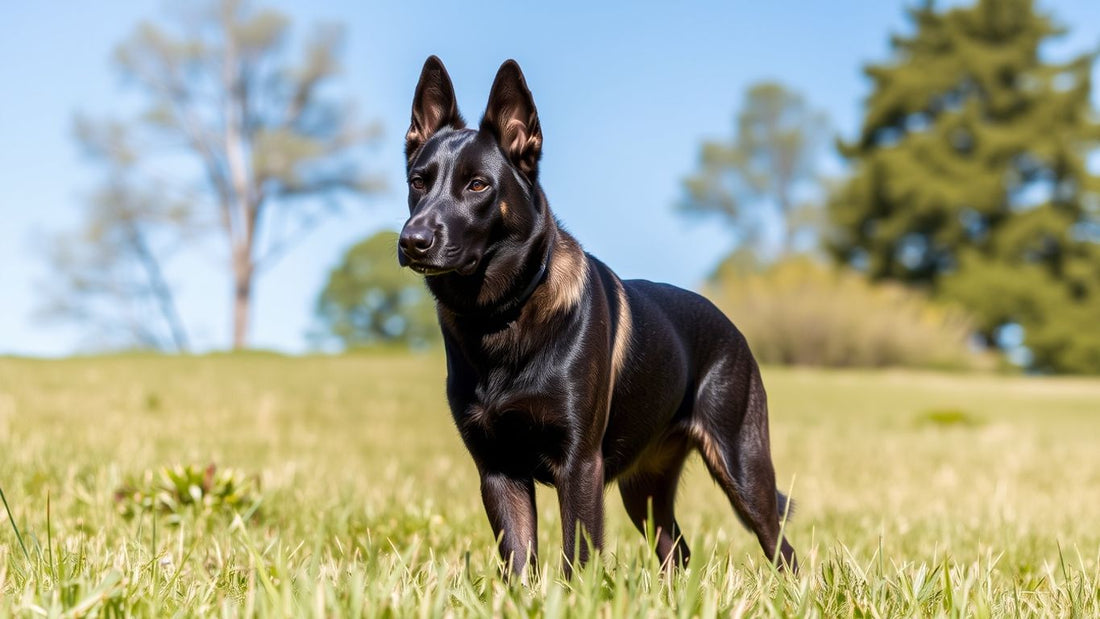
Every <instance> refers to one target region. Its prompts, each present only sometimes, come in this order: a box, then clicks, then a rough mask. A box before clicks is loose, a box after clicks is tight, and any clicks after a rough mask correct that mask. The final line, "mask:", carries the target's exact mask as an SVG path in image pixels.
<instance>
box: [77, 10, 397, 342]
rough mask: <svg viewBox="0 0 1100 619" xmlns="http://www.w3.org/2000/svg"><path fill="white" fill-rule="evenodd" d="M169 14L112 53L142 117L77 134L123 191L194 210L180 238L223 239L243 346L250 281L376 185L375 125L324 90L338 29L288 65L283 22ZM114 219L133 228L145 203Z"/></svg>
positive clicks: (270, 17)
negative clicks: (131, 221)
mask: <svg viewBox="0 0 1100 619" xmlns="http://www.w3.org/2000/svg"><path fill="white" fill-rule="evenodd" d="M173 16H174V18H175V19H174V22H173V26H172V27H171V28H168V27H162V26H158V25H154V24H152V23H142V24H140V25H138V27H137V28H136V29H135V31H134V32H133V34H132V35H130V37H129V38H127V39H126V40H125V41H124V42H123V43H122V44H121V45H120V46H119V47H118V49H117V50H116V52H115V57H114V60H115V64H116V66H117V69H118V71H119V72H120V74H121V75H122V76H123V77H124V78H125V79H126V81H127V83H128V84H130V85H131V86H133V87H134V88H135V89H136V90H137V91H138V92H139V93H140V95H141V98H142V100H143V101H144V102H145V106H144V110H143V111H142V113H141V114H139V115H138V116H137V117H135V118H132V119H130V120H128V121H125V122H120V121H101V122H95V121H90V120H87V119H80V120H78V134H79V135H81V138H82V141H83V142H84V143H85V145H86V146H88V147H89V150H91V151H92V152H93V154H96V155H97V156H98V157H100V158H102V159H103V160H105V161H108V162H109V168H110V169H111V175H112V177H118V176H122V177H124V178H125V179H126V181H125V187H126V192H127V193H129V194H130V195H133V194H135V193H136V194H138V195H145V196H163V199H166V200H172V201H179V202H180V203H181V204H183V205H185V206H186V210H187V211H188V213H189V216H188V217H186V218H179V219H178V220H177V221H176V223H177V225H179V226H187V227H188V230H187V231H186V233H187V234H185V235H182V236H188V237H190V238H194V237H195V236H198V235H205V234H215V235H217V236H218V237H219V238H221V239H222V240H224V243H225V247H226V248H227V250H228V251H227V256H226V262H225V268H226V273H227V275H228V278H229V279H230V281H231V284H232V295H233V306H232V325H233V347H234V348H242V347H244V346H246V345H247V338H248V328H249V320H250V316H251V313H252V299H253V290H254V284H255V281H256V278H257V277H258V276H259V275H260V274H261V273H262V272H263V271H264V270H266V269H267V268H269V267H270V266H271V265H272V264H273V263H274V262H275V261H276V260H277V259H278V258H279V257H280V256H281V255H283V254H284V253H285V252H286V251H287V250H288V249H290V248H291V247H292V246H293V245H294V244H295V243H297V242H298V241H299V240H301V239H302V238H303V237H304V236H305V235H306V234H307V233H308V232H310V231H311V230H312V229H314V228H315V227H316V226H317V224H318V223H319V222H321V221H322V220H323V219H324V218H325V217H327V216H329V215H330V214H332V213H334V212H336V211H337V210H339V207H340V204H341V199H342V198H343V197H347V196H363V195H366V194H369V193H372V192H374V191H377V190H379V189H380V188H381V181H380V180H379V179H378V178H376V177H374V176H372V175H369V174H367V173H365V172H364V171H363V170H362V168H361V166H360V165H358V162H359V161H361V160H362V159H363V158H362V156H361V152H360V149H361V148H362V147H364V146H366V145H368V144H369V143H370V142H372V141H373V140H374V138H376V137H377V136H378V134H379V130H378V127H377V126H376V125H373V124H368V123H362V122H360V121H359V120H358V119H357V118H356V115H355V113H354V110H353V109H352V108H351V106H350V104H348V103H347V102H346V101H342V100H339V99H336V98H334V97H333V93H332V89H331V88H329V86H328V84H329V82H331V81H332V78H333V77H334V76H336V75H337V74H338V73H339V71H340V64H339V62H338V56H339V52H340V49H341V46H342V39H343V37H342V33H341V31H340V29H339V28H336V27H333V26H322V27H318V28H316V29H315V30H314V32H313V34H312V36H311V37H310V38H309V39H308V41H307V42H306V45H305V49H304V53H303V54H302V56H301V58H300V59H299V60H298V61H297V62H290V61H289V60H287V58H286V56H287V49H286V48H287V47H288V38H289V21H288V19H287V18H286V17H285V16H283V15H281V14H280V13H278V12H276V11H273V10H268V9H253V8H251V7H250V6H248V4H247V3H246V2H243V1H240V0H221V1H220V2H216V3H214V4H204V5H203V6H202V7H200V8H198V9H196V8H195V7H194V6H193V5H184V4H181V5H179V7H178V9H177V12H176V13H174V14H173ZM110 212H115V213H118V212H127V213H133V214H134V216H135V218H136V219H138V220H140V219H141V217H142V216H143V215H144V214H148V213H149V212H150V209H132V210H127V209H123V208H117V209H115V210H114V211H110ZM131 229H134V230H141V229H142V227H141V226H131ZM181 232H182V231H181ZM139 237H140V235H139ZM135 247H136V246H135ZM120 257H125V258H127V259H129V258H140V252H136V251H128V252H127V253H126V254H124V255H122V256H120ZM154 258H155V256H154ZM161 283H163V284H164V286H167V283H166V282H163V280H162V281H161Z"/></svg>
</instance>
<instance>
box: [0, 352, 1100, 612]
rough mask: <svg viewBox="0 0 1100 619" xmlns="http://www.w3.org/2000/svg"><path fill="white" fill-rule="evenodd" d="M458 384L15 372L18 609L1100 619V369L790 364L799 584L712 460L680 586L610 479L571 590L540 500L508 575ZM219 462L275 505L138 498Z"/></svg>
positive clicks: (126, 370)
mask: <svg viewBox="0 0 1100 619" xmlns="http://www.w3.org/2000/svg"><path fill="white" fill-rule="evenodd" d="M443 371H444V370H443V363H442V359H441V358H440V357H438V356H433V355H426V356H411V355H403V354H381V355H360V356H348V357H340V358H325V357H318V358H305V359H284V358H279V357H275V356H244V357H236V356H220V357H209V358H159V357H141V356H137V357H135V356H126V357H108V358H89V359H73V360H66V361H24V360H0V449H2V455H0V488H2V490H3V492H4V495H5V497H6V499H7V502H8V504H9V505H10V508H11V517H12V519H13V522H14V525H15V526H12V523H11V522H9V521H8V515H7V514H6V513H5V514H0V615H4V614H18V615H24V616H36V615H42V616H56V615H58V614H61V613H68V614H70V615H73V616H91V615H99V616H102V615H112V614H114V615H130V614H138V615H149V616H165V615H170V614H174V613H177V612H180V613H183V614H187V615H211V614H215V613H217V614H222V613H226V614H247V615H252V614H258V615H263V616H277V615H316V616H337V615H338V616H355V615H366V616H378V615H394V616H409V615H413V616H416V615H423V616H434V615H446V614H453V615H475V616H483V615H517V614H518V615H527V616H532V615H537V616H542V615H546V616H560V615H565V614H568V615H581V616H587V615H593V614H596V615H601V616H631V617H633V616H662V617H663V616H669V615H670V614H672V615H679V616H728V615H731V614H732V615H738V614H745V615H750V616H759V615H775V616H779V615H800V616H822V617H834V616H855V615H859V616H909V615H920V616H935V615H952V616H954V615H971V616H985V615H1017V614H1020V615H1036V616H1052V615H1053V616H1082V617H1086V616H1098V615H1100V599H1098V598H1100V495H1097V493H1096V489H1097V488H1098V487H1100V444H1098V442H1097V441H1098V437H1100V382H1098V381H1089V380H1079V379H1029V378H1007V377H997V376H988V375H950V374H935V373H913V372H901V371H893V372H821V371H812V370H786V369H778V368H768V369H766V370H765V381H766V384H767V386H768V390H769V398H770V403H771V407H772V441H773V452H774V458H775V462H776V467H777V472H778V475H779V479H780V484H781V485H782V486H783V487H784V488H792V489H793V494H794V495H795V497H796V498H797V500H798V512H797V514H796V515H795V518H794V520H793V521H792V522H791V523H790V524H789V525H788V533H789V536H790V538H791V541H792V543H793V544H794V545H795V548H796V549H797V550H798V551H799V553H800V556H801V559H802V567H803V570H802V573H801V574H800V575H799V576H797V577H793V578H792V577H789V576H785V575H781V574H776V573H774V571H773V570H772V569H771V567H770V566H769V565H767V564H766V563H765V562H764V560H763V556H762V554H761V553H760V551H759V548H757V547H756V542H755V540H754V539H753V538H752V536H751V535H749V534H748V533H747V532H745V531H744V530H743V529H742V528H741V527H740V525H739V524H738V523H737V521H736V519H735V518H734V517H733V515H732V512H731V510H730V508H729V506H728V505H727V504H726V502H725V500H724V498H723V497H722V495H721V493H720V492H719V491H718V489H717V488H716V487H714V485H713V484H712V483H711V482H710V480H709V479H708V478H707V477H706V474H705V470H704V468H703V467H702V466H701V465H700V464H699V462H698V461H697V460H695V461H693V464H692V465H691V466H690V468H689V473H688V476H687V478H686V479H685V482H684V484H683V487H682V490H681V497H680V501H679V503H678V519H679V521H680V523H681V524H682V527H683V530H684V532H685V535H686V536H687V538H688V540H689V542H690V544H691V547H692V550H693V557H692V565H691V567H690V569H688V570H686V571H684V572H679V573H676V574H674V575H673V576H672V578H671V579H670V578H666V577H664V576H662V574H661V572H660V570H659V569H658V566H657V565H656V562H655V561H654V559H653V557H652V555H651V553H650V551H649V549H648V548H647V547H646V542H645V540H644V539H643V538H642V537H641V536H640V535H638V534H637V533H636V532H635V531H634V529H633V527H632V526H631V525H630V524H629V523H628V522H627V520H626V518H625V515H624V513H623V510H622V507H621V505H620V504H619V500H618V496H617V492H614V491H611V492H608V494H607V514H608V516H607V521H608V531H607V535H606V539H607V549H606V552H605V553H604V554H603V556H602V557H601V560H600V561H599V562H598V563H594V564H592V565H590V566H589V567H588V568H587V569H585V570H584V571H582V572H581V573H580V574H578V576H577V577H576V578H575V579H574V580H573V581H572V582H565V581H563V580H562V578H561V576H560V570H559V566H560V561H559V559H558V554H557V553H558V552H559V551H560V531H559V524H558V509H557V503H556V499H555V497H554V494H553V491H552V490H551V489H545V488H543V489H540V490H539V494H538V499H539V514H540V522H539V541H540V545H541V548H540V550H541V557H540V569H539V570H538V573H536V574H531V576H530V578H529V579H528V582H526V583H514V582H513V583H508V582H506V581H504V580H502V579H501V578H500V577H499V574H498V564H497V560H496V556H495V545H494V543H493V539H492V537H491V534H490V531H489V527H488V524H487V521H486V519H485V516H484V513H483V511H482V508H481V504H480V499H479V494H478V485H477V477H476V472H475V470H474V467H473V464H472V462H471V461H470V459H469V457H468V456H467V455H466V453H465V450H464V449H463V447H462V445H461V442H460V440H459V439H458V436H457V434H456V432H455V430H454V428H453V425H452V422H451V420H450V416H449V414H448V412H447V409H446V405H445V401H444V397H443ZM211 463H213V464H216V465H217V467H218V469H219V470H223V469H224V470H230V469H231V470H233V471H235V472H236V473H235V474H239V475H240V476H243V477H248V478H250V479H252V478H254V479H255V480H256V484H257V485H256V489H255V490H254V493H255V496H256V497H257V498H258V504H257V505H255V506H254V507H255V509H254V510H253V506H252V505H251V504H250V505H249V506H248V507H247V510H249V511H248V513H245V511H246V508H244V507H242V509H240V510H238V511H237V515H236V516H235V515H234V511H233V510H221V509H200V510H191V511H188V510H187V509H180V510H179V512H178V513H175V514H167V513H165V512H164V511H163V510H149V511H144V512H139V513H136V514H131V515H129V516H127V515H126V514H125V513H124V512H126V509H125V506H122V505H120V504H119V503H118V502H117V501H116V497H115V491H116V490H118V489H119V488H122V487H124V486H126V484H127V483H131V484H132V483H133V480H141V479H157V477H155V475H154V476H153V477H150V476H149V475H151V474H150V473H148V472H150V471H151V472H154V473H156V472H158V471H165V470H173V469H172V468H171V467H177V466H192V467H195V469H194V470H196V471H201V470H203V469H204V468H205V467H206V466H207V465H208V464H211ZM243 477H242V478H243ZM185 485H186V484H185ZM180 492H181V493H184V494H185V493H186V488H184V490H181V491H180ZM17 529H18V531H19V532H20V533H21V535H22V538H23V541H24V543H25V545H26V549H27V554H26V555H24V553H23V550H22V549H21V546H20V543H19V541H18V539H17V536H16V530H17Z"/></svg>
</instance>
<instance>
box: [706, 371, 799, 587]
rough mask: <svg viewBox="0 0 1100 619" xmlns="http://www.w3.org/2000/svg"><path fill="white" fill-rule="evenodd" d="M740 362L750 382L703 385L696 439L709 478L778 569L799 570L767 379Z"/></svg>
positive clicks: (740, 373) (715, 382)
mask: <svg viewBox="0 0 1100 619" xmlns="http://www.w3.org/2000/svg"><path fill="white" fill-rule="evenodd" d="M745 363H747V364H748V366H749V367H745V366H744V365H743V364H745ZM737 365H738V366H739V367H737V368H736V369H737V370H739V372H736V374H739V375H744V374H742V373H747V380H746V381H733V382H728V381H714V384H704V385H702V386H701V388H700V393H699V397H698V400H697V402H696V411H695V413H696V414H695V421H694V425H693V432H692V438H693V439H694V442H695V444H696V447H697V448H698V449H699V452H700V453H701V454H702V456H703V461H704V462H706V465H707V469H708V470H709V471H710V474H711V477H713V478H714V480H715V481H716V482H718V485H719V486H721V488H722V490H723V491H724V492H725V493H726V496H727V497H728V498H729V501H730V503H731V504H732V505H733V509H734V511H735V512H736V513H737V516H738V518H740V520H741V522H742V523H744V524H745V526H746V527H748V528H749V529H750V530H752V532H753V533H755V534H756V538H757V540H759V542H760V546H761V547H762V548H763V549H764V553H765V554H766V555H767V556H768V557H769V558H771V559H772V561H775V562H777V563H778V565H779V567H780V568H787V569H790V570H791V571H797V569H798V562H797V559H796V558H795V552H794V549H793V548H791V545H790V544H789V543H787V539H786V537H783V535H782V531H781V528H782V527H781V524H782V523H781V520H780V519H781V518H783V517H784V516H786V514H785V513H780V509H781V508H780V504H781V503H782V504H783V505H784V508H783V509H784V511H786V509H785V506H786V503H787V501H786V497H784V496H783V495H781V494H780V493H779V492H778V491H777V490H776V485H775V469H774V468H773V467H772V460H771V448H770V444H769V438H768V403H767V396H766V395H765V392H764V383H763V381H761V379H760V370H759V368H757V366H756V362H755V361H753V360H752V359H751V358H749V359H747V360H745V359H744V358H743V359H742V360H739V363H738V364H737ZM777 554H778V556H777Z"/></svg>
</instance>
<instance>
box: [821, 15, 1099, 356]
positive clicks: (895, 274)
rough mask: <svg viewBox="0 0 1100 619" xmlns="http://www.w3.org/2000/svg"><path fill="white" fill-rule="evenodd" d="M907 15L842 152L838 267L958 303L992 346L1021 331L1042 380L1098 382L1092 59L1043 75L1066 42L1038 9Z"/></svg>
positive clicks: (836, 219) (834, 204)
mask: <svg viewBox="0 0 1100 619" xmlns="http://www.w3.org/2000/svg"><path fill="white" fill-rule="evenodd" d="M909 15H910V18H911V20H912V22H913V24H914V32H913V34H912V35H911V36H895V37H893V38H892V40H891V44H892V48H893V50H894V58H893V60H892V61H891V62H888V63H885V64H879V65H871V66H869V67H867V68H866V73H867V75H868V76H869V77H870V78H871V80H872V82H873V91H872V94H871V95H870V97H869V99H868V100H867V106H866V116H865V118H864V121H863V127H862V129H861V131H860V134H859V137H858V138H857V139H856V140H854V141H853V142H850V143H842V144H841V145H840V148H841V152H842V153H843V154H844V156H846V157H847V158H848V159H849V160H850V161H851V162H852V163H853V170H854V172H853V175H852V177H851V179H850V180H849V181H848V182H847V183H846V184H845V185H844V186H843V187H842V188H841V189H840V190H839V191H837V192H836V193H835V195H834V196H833V197H832V199H831V200H830V204H829V214H830V218H831V220H832V222H833V224H834V225H835V229H834V234H833V236H832V239H831V243H830V244H831V250H832V252H833V254H834V255H835V256H836V257H837V258H838V259H839V260H841V261H842V262H845V263H852V264H855V265H857V266H860V267H861V268H864V269H865V270H866V271H867V272H868V274H869V275H870V276H871V277H872V278H875V279H896V280H901V281H904V282H907V283H911V284H915V285H920V286H925V287H928V288H929V289H930V290H931V291H932V292H933V293H934V294H936V295H938V296H940V297H941V298H946V299H950V300H955V301H958V302H961V303H962V304H963V305H964V306H966V307H967V308H969V309H970V310H971V311H972V312H974V314H975V315H976V317H977V318H978V320H979V322H980V333H981V335H982V336H983V337H984V338H985V340H986V341H987V342H988V343H989V344H990V345H995V344H997V343H998V340H999V338H998V334H999V333H1000V331H1001V329H1003V328H1004V327H1005V326H1006V325H1018V326H1020V327H1022V328H1023V331H1024V333H1025V341H1024V344H1025V345H1026V346H1027V349H1028V351H1029V355H1030V359H1029V360H1027V363H1028V364H1029V365H1030V366H1031V367H1032V368H1033V369H1036V370H1040V371H1088V372H1100V329H1098V325H1100V178H1098V177H1097V176H1096V175H1094V174H1090V173H1089V171H1088V169H1087V168H1086V157H1087V155H1088V153H1089V152H1090V151H1092V150H1094V149H1096V148H1097V146H1098V145H1100V124H1098V123H1097V122H1096V121H1095V120H1094V111H1093V109H1092V108H1091V105H1090V101H1089V97H1090V93H1091V86H1092V85H1091V82H1090V70H1091V68H1092V65H1093V63H1094V62H1095V59H1096V53H1089V54H1084V55H1081V56H1078V57H1076V58H1074V59H1072V60H1070V61H1069V62H1065V63H1060V64H1059V63H1049V62H1044V60H1043V58H1042V56H1041V54H1040V48H1041V46H1042V44H1043V43H1044V42H1045V41H1048V40H1050V39H1052V38H1054V37H1057V36H1059V35H1060V34H1062V33H1063V32H1064V30H1063V29H1062V28H1060V27H1059V26H1057V25H1056V24H1055V22H1054V20H1053V19H1052V17H1050V16H1049V15H1045V14H1042V13H1040V12H1038V11H1037V10H1036V8H1035V6H1034V3H1033V2H1032V1H1031V0H979V2H977V3H976V4H975V5H973V6H970V7H961V8H953V9H950V10H946V11H942V12H941V11H939V10H937V9H936V7H935V6H934V4H933V3H932V2H926V3H924V4H923V5H921V6H919V7H917V8H914V9H911V10H910V12H909Z"/></svg>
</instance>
